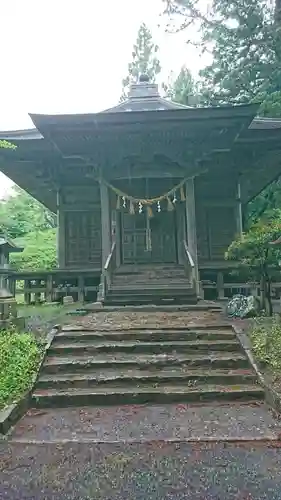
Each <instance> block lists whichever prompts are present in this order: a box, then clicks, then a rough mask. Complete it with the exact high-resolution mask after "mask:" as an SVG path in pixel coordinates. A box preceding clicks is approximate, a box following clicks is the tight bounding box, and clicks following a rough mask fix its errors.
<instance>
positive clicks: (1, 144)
mask: <svg viewBox="0 0 281 500" xmlns="http://www.w3.org/2000/svg"><path fill="white" fill-rule="evenodd" d="M0 148H5V149H15V148H16V146H15V145H14V144H11V143H10V142H8V141H4V140H0Z"/></svg>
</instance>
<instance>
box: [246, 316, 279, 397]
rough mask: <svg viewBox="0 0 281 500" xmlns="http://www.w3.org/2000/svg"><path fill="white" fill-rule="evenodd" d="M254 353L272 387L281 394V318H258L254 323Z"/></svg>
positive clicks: (251, 331)
mask: <svg viewBox="0 0 281 500" xmlns="http://www.w3.org/2000/svg"><path fill="white" fill-rule="evenodd" d="M250 337H251V342H252V346H253V352H254V354H255V357H256V359H257V361H258V362H259V364H260V366H261V368H262V370H263V371H264V373H265V374H266V375H267V376H268V377H269V379H270V380H271V383H272V386H273V387H274V388H275V389H276V390H277V391H278V392H281V322H280V318H279V316H275V317H273V318H258V319H255V320H254V321H253V323H252V328H251V330H250Z"/></svg>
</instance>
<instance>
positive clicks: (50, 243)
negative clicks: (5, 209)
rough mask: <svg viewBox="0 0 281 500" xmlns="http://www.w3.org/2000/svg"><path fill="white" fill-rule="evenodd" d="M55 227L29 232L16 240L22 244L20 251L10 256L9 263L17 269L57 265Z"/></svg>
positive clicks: (35, 268)
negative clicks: (21, 250)
mask: <svg viewBox="0 0 281 500" xmlns="http://www.w3.org/2000/svg"><path fill="white" fill-rule="evenodd" d="M56 238H57V232H56V229H46V230H45V231H40V230H39V231H35V232H30V233H28V234H26V235H25V237H24V238H22V239H18V240H16V243H17V245H19V246H23V247H24V250H23V252H21V253H13V254H11V256H10V261H11V265H12V267H13V268H15V269H17V270H18V271H22V270H31V271H36V270H42V269H46V270H49V269H54V268H56V267H57V251H56Z"/></svg>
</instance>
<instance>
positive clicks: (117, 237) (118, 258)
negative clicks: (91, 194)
mask: <svg viewBox="0 0 281 500" xmlns="http://www.w3.org/2000/svg"><path fill="white" fill-rule="evenodd" d="M121 229H122V226H121V212H120V211H118V210H116V219H115V241H116V267H119V266H120V265H121V244H122V237H121Z"/></svg>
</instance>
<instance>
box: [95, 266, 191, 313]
mask: <svg viewBox="0 0 281 500" xmlns="http://www.w3.org/2000/svg"><path fill="white" fill-rule="evenodd" d="M197 300H198V299H197V294H196V290H195V288H194V286H193V283H191V281H190V280H189V278H188V276H187V275H186V272H185V268H184V266H181V265H176V264H171V265H159V264H154V265H151V264H150V265H137V266H134V265H123V266H121V267H119V268H118V269H117V270H116V271H115V274H114V276H113V280H112V284H111V286H110V289H109V290H108V292H107V294H106V297H105V302H104V304H105V305H106V306H124V305H132V306H135V305H145V304H154V305H160V304H196V303H197Z"/></svg>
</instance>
